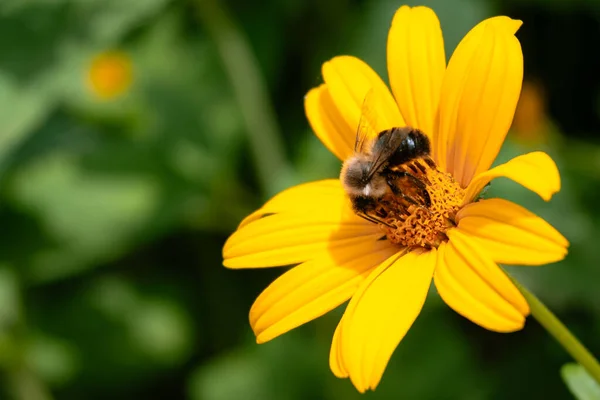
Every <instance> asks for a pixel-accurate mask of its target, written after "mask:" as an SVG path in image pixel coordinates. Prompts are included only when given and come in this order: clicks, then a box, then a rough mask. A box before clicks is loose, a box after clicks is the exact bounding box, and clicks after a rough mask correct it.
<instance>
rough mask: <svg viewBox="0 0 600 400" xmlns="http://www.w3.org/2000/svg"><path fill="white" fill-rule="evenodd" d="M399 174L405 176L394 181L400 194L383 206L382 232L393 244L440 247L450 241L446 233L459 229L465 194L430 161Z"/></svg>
mask: <svg viewBox="0 0 600 400" xmlns="http://www.w3.org/2000/svg"><path fill="white" fill-rule="evenodd" d="M399 171H400V172H401V173H404V172H405V173H406V175H403V178H402V179H398V180H396V181H395V185H397V189H400V190H399V191H398V190H397V192H399V193H400V194H399V195H395V196H393V198H392V199H391V201H386V202H384V203H383V205H382V209H381V210H380V211H381V214H380V215H382V216H383V215H384V217H383V218H382V222H385V224H380V226H381V228H382V229H383V230H384V231H385V234H386V236H387V238H388V240H389V241H390V242H392V243H394V244H398V245H401V246H408V247H423V248H427V249H430V248H433V247H438V246H439V245H440V244H441V243H442V242H445V241H447V240H448V237H447V236H446V231H448V229H450V228H453V227H455V226H456V223H455V216H456V213H457V212H458V210H459V209H460V208H461V205H462V202H463V200H464V198H465V190H464V189H463V188H461V187H460V185H459V184H458V182H456V181H455V180H454V178H453V177H452V175H450V174H449V173H446V172H442V171H440V170H439V169H438V168H437V166H436V165H435V163H434V162H433V160H431V159H429V158H426V159H423V158H421V159H416V160H413V161H411V162H410V163H406V164H403V165H402V166H400V167H399ZM415 178H416V179H415Z"/></svg>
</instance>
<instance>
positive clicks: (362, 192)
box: [340, 155, 387, 197]
mask: <svg viewBox="0 0 600 400" xmlns="http://www.w3.org/2000/svg"><path fill="white" fill-rule="evenodd" d="M340 178H341V181H342V185H344V188H345V189H346V192H348V194H350V195H351V196H363V197H381V196H383V195H384V194H385V192H386V189H387V183H386V181H385V179H384V178H383V177H382V176H381V174H378V173H373V162H372V161H371V160H369V159H368V158H366V157H361V156H359V155H357V156H353V157H352V158H350V159H348V160H347V161H346V162H345V163H344V167H343V168H342V174H341V176H340Z"/></svg>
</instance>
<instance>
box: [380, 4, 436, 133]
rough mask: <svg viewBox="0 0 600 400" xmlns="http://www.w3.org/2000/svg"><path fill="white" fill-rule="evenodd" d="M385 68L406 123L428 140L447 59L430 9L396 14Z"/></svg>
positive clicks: (406, 7)
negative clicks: (425, 135) (426, 136)
mask: <svg viewBox="0 0 600 400" xmlns="http://www.w3.org/2000/svg"><path fill="white" fill-rule="evenodd" d="M387 66H388V75H389V78H390V85H391V87H392V91H393V92H394V97H395V98H396V102H397V103H398V106H399V107H400V112H401V114H402V116H403V117H404V119H405V121H406V123H407V124H408V125H409V126H412V127H416V128H419V129H421V130H422V131H423V132H425V133H426V134H427V135H428V136H429V137H430V138H431V137H432V136H433V123H434V120H435V116H436V113H437V108H438V103H439V99H440V91H441V89H442V79H443V77H444V71H445V69H446V56H445V53H444V39H443V38H442V30H441V29H440V22H439V20H438V18H437V16H436V15H435V13H434V12H433V11H432V10H431V9H430V8H427V7H414V8H410V7H408V6H402V7H400V9H399V10H398V11H397V12H396V15H395V16H394V20H393V21H392V27H391V28H390V32H389V35H388V42H387Z"/></svg>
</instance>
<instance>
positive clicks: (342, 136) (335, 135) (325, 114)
mask: <svg viewBox="0 0 600 400" xmlns="http://www.w3.org/2000/svg"><path fill="white" fill-rule="evenodd" d="M304 110H305V112H306V117H307V118H308V122H310V126H311V127H312V129H313V131H314V132H315V134H316V135H317V137H318V138H319V139H320V140H321V142H323V144H324V145H325V147H327V148H328V149H329V151H331V152H332V153H333V154H335V155H336V156H337V158H339V159H340V160H345V159H346V158H348V157H349V156H350V155H351V154H352V152H353V151H354V141H355V137H356V128H351V127H350V125H348V123H347V122H346V120H345V119H344V118H343V117H342V116H341V115H340V113H339V111H338V109H337V107H336V106H335V105H334V104H333V100H332V99H331V96H330V95H329V91H328V90H327V85H325V84H323V85H321V86H319V87H317V88H313V89H311V90H310V91H309V92H308V94H307V95H306V97H305V98H304Z"/></svg>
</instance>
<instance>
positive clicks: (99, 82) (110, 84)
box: [87, 51, 133, 100]
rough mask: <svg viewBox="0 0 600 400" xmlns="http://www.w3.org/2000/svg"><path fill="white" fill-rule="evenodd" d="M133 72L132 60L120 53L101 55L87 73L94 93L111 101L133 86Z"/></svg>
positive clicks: (93, 61)
mask: <svg viewBox="0 0 600 400" xmlns="http://www.w3.org/2000/svg"><path fill="white" fill-rule="evenodd" d="M132 79H133V71H132V64H131V59H130V58H129V56H127V54H125V53H121V52H118V51H108V52H105V53H100V54H98V55H97V56H96V57H94V58H93V59H92V62H91V63H90V66H89V69H88V71H87V82H88V86H89V88H90V90H91V91H92V93H93V94H94V95H95V96H96V97H98V98H100V99H102V100H110V99H114V98H115V97H117V96H119V95H121V94H123V93H124V92H125V91H127V89H129V87H130V86H131V82H132Z"/></svg>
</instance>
